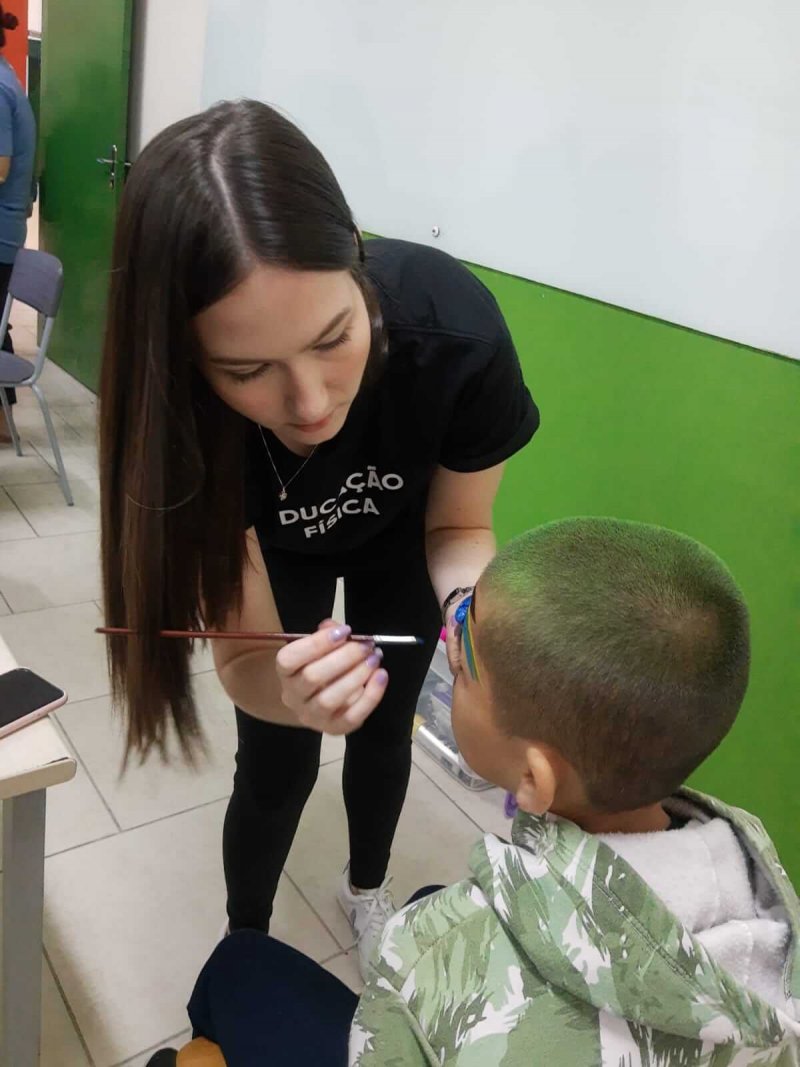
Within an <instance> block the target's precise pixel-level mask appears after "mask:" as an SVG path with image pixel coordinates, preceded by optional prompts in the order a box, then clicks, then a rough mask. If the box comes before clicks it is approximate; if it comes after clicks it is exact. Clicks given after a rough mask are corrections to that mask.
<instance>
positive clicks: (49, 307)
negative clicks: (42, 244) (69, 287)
mask: <svg viewBox="0 0 800 1067" xmlns="http://www.w3.org/2000/svg"><path fill="white" fill-rule="evenodd" d="M63 291H64V268H63V267H62V265H61V260H60V259H56V257H55V256H51V255H50V253H49V252H38V251H37V250H36V249H33V248H21V249H20V250H19V252H17V256H16V259H15V260H14V268H13V270H12V271H11V278H10V280H9V283H8V292H9V295H10V296H12V297H13V298H14V299H15V300H21V301H22V303H23V304H28V306H29V307H32V308H36V310H37V311H39V312H41V314H42V315H47V316H48V318H51V319H52V318H55V316H56V313H57V312H58V305H59V304H60V303H61V294H62V292H63Z"/></svg>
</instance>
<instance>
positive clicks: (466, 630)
mask: <svg viewBox="0 0 800 1067" xmlns="http://www.w3.org/2000/svg"><path fill="white" fill-rule="evenodd" d="M461 647H462V649H463V650H464V658H465V660H466V661H467V669H468V670H469V673H470V674H471V675H472V677H473V678H474V679H475V681H476V682H479V681H480V680H481V678H480V671H479V670H478V661H477V659H476V658H475V642H474V640H473V635H472V612H471V611H469V610H467V611H466V612H465V613H464V622H463V626H462V630H461Z"/></svg>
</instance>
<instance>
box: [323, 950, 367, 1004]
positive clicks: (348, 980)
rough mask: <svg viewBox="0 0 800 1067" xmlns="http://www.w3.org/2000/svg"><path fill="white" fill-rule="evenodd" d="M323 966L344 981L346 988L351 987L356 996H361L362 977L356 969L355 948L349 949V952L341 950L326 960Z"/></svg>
mask: <svg viewBox="0 0 800 1067" xmlns="http://www.w3.org/2000/svg"><path fill="white" fill-rule="evenodd" d="M324 967H325V970H326V971H330V972H331V974H334V975H336V977H337V978H338V979H339V981H340V982H344V984H345V985H346V986H347V987H348V989H352V990H353V992H354V993H356V994H357V995H358V996H361V994H362V993H363V992H364V979H363V978H362V977H361V971H360V970H359V969H358V956H357V955H356V951H355V949H351V950H350V951H349V952H342V953H341V954H340V955H339V956H334V957H333V959H332V960H328V962H327V963H326V964H324Z"/></svg>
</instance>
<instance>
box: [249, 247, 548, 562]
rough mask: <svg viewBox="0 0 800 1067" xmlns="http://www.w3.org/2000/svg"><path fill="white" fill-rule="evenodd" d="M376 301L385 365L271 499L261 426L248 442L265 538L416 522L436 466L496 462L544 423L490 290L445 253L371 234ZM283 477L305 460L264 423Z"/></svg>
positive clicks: (375, 534) (346, 546)
mask: <svg viewBox="0 0 800 1067" xmlns="http://www.w3.org/2000/svg"><path fill="white" fill-rule="evenodd" d="M366 254H367V258H366V270H367V274H368V276H369V278H370V279H371V281H372V283H373V285H374V287H375V290H376V292H377V295H378V299H379V301H380V305H381V310H382V313H383V320H384V327H385V330H386V337H387V341H388V352H387V355H386V358H385V363H384V365H383V366H382V368H381V369H380V372H379V374H378V376H377V378H376V380H375V381H373V382H372V383H371V384H369V385H365V386H364V387H363V388H362V389H361V391H360V392H359V394H358V396H357V397H356V399H355V401H354V402H353V404H352V406H351V408H350V411H349V413H348V416H347V420H346V422H345V424H344V426H343V427H342V429H341V430H340V431H339V433H338V434H337V435H336V437H335V438H333V439H332V440H331V441H326V442H325V443H324V444H322V445H320V446H319V448H318V449H317V451H316V452H315V454H314V456H313V458H312V459H311V460H310V461H309V462H308V464H307V465H306V466H305V467H304V469H303V471H302V473H300V474H299V475H298V476H297V477H296V478H295V479H294V480H293V481H292V484H291V487H290V488H289V492H288V498H287V499H286V500H285V501H280V500H279V499H278V491H279V488H280V487H279V485H278V481H277V478H276V477H275V473H274V471H273V470H272V467H271V465H270V462H269V458H268V456H267V452H266V449H265V448H264V444H263V441H262V440H261V437H260V435H259V433H258V430H257V428H256V427H251V428H250V431H249V433H248V441H247V475H246V491H245V500H246V514H247V524H248V526H255V527H256V530H257V532H258V535H259V539H260V540H261V541H262V543H263V544H265V545H269V546H272V547H276V548H282V549H286V550H289V551H294V552H302V553H309V554H314V555H319V554H328V553H331V554H333V553H340V552H348V551H350V550H352V549H355V548H359V547H361V546H362V545H364V544H365V543H366V542H368V541H372V540H374V539H376V538H377V539H378V540H379V541H381V542H383V541H384V540H385V539H386V538H387V537H389V538H391V537H392V535H393V533H394V532H395V531H396V532H397V534H398V536H400V537H404V538H405V537H406V536H407V534H408V532H409V531H411V530H412V529H414V528H415V527H419V525H420V519H421V516H422V515H424V509H425V502H426V498H427V491H428V486H429V484H430V481H431V477H432V475H433V473H434V471H435V470H436V468H437V466H439V465H441V466H443V467H447V468H448V469H449V470H453V471H463V472H470V471H479V470H486V469H487V468H489V467H493V466H495V465H496V464H498V463H502V461H503V460H505V459H508V457H509V456H511V455H513V454H514V453H515V452H517V451H519V450H520V449H521V448H523V447H524V445H526V444H527V443H528V441H530V439H531V437H533V435H534V433H535V432H536V430H537V428H538V426H539V412H538V410H537V408H536V405H535V404H534V402H533V400H532V399H531V396H530V393H529V392H528V390H527V389H526V387H525V384H524V382H523V380H522V371H521V369H520V365H519V360H518V359H517V355H516V352H515V351H514V345H513V342H512V340H511V336H510V334H509V332H508V327H507V326H506V324H505V322H504V321H503V318H502V315H501V314H500V311H499V309H498V307H497V304H496V303H495V300H494V298H493V297H492V295H491V294H490V293H489V291H488V290H487V289H486V288H485V287H484V286H483V285H482V284H481V283H480V282H479V281H478V280H477V278H475V277H474V275H472V274H471V273H470V272H469V271H468V270H467V269H466V267H464V266H462V265H461V264H460V263H459V262H458V261H457V260H455V259H453V258H452V257H451V256H448V255H447V254H445V253H444V252H440V251H438V250H435V249H431V248H427V247H425V246H423V245H415V244H410V243H408V242H405V241H392V240H383V239H380V240H372V241H368V242H367V244H366ZM264 434H265V436H266V438H267V441H268V442H269V447H270V450H271V451H272V456H273V459H274V460H275V463H276V465H277V467H278V470H279V471H280V472H281V476H282V478H283V480H284V482H286V481H288V479H289V478H290V477H291V476H292V474H293V473H294V472H295V471H296V470H297V469H298V468H299V466H300V464H301V463H302V462H303V461H302V459H301V458H300V457H298V456H297V455H296V454H295V453H293V452H290V451H289V450H288V449H286V448H285V447H284V446H283V445H282V444H281V443H280V441H279V440H278V439H277V438H276V437H275V436H274V434H271V433H269V431H267V430H265V431H264Z"/></svg>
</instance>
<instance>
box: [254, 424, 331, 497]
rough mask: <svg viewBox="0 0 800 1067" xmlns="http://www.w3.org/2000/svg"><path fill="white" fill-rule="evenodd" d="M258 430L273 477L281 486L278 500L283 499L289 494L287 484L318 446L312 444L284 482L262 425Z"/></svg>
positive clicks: (289, 483) (300, 470) (310, 458)
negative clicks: (307, 452) (273, 473)
mask: <svg viewBox="0 0 800 1067" xmlns="http://www.w3.org/2000/svg"><path fill="white" fill-rule="evenodd" d="M258 432H259V433H260V434H261V440H262V441H263V442H264V448H266V450H267V455H268V456H269V462H270V464H271V466H272V469H273V470H274V471H275V477H276V478H277V479H278V484H279V485H280V487H281V488H280V492H279V493H278V500H285V499H286V498H287V496H288V495H289V493H288V489H289V486H290V485H291V484H292V482H293V481H294V480H295V478H296V477H297V476H298V474H300V473H301V472H302V470H303V468H304V467H305V466H306V464H307V463H309V462H310V461H311V460H312V459H313V458H314V453H315V452H316V451H317V449H318V448H319V445H314V447H313V448H312V449H311V451H310V452H309V454H308V455H307V456H306V458H305V459H304V460H303V462H302V463H301V464H300V466H299V467H298V468H297V470H296V471H295V472H294V474H293V475H292V476H291V478H290V479H289V480H288V481H286V482H285V481H284V480H283V478H281V476H280V474H278V468H277V467H276V466H275V460H274V459H273V458H272V453H271V452H270V450H269V445H268V444H267V439H266V437H265V436H264V429H263V427H262V426H259V427H258Z"/></svg>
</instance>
